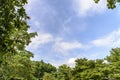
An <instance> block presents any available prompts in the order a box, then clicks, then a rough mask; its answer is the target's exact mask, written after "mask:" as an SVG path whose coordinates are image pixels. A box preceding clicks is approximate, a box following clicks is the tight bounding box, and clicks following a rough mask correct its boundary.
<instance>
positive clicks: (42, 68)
mask: <svg viewBox="0 0 120 80" xmlns="http://www.w3.org/2000/svg"><path fill="white" fill-rule="evenodd" d="M33 65H34V66H35V73H34V76H35V77H36V78H38V79H40V80H43V76H44V74H45V73H53V72H56V67H54V66H52V65H51V64H49V63H45V62H43V61H42V60H41V61H33Z"/></svg>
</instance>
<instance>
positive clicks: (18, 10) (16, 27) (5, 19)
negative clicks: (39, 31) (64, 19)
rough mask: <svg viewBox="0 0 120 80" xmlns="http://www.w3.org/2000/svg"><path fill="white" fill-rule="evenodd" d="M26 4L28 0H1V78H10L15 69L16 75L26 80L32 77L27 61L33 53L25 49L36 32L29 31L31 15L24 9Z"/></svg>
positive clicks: (4, 79)
mask: <svg viewBox="0 0 120 80" xmlns="http://www.w3.org/2000/svg"><path fill="white" fill-rule="evenodd" d="M25 4H27V0H0V40H1V41H0V73H1V74H0V78H1V80H9V79H10V78H11V76H13V71H14V73H17V74H16V75H15V76H14V77H18V76H19V77H21V78H22V79H24V80H25V79H29V80H30V78H31V77H30V75H31V72H30V71H31V70H30V64H29V63H27V62H30V57H32V56H33V55H32V54H31V53H30V52H29V51H27V50H25V47H26V46H27V45H28V44H29V43H30V42H31V40H30V39H31V38H32V37H34V36H35V35H36V33H28V29H29V25H28V24H27V20H28V19H29V17H28V16H27V14H26V12H25V9H24V5H25ZM16 57H18V58H16ZM14 67H15V68H14ZM12 70H13V71H12ZM25 71H26V72H25ZM27 71H28V72H27ZM23 73H27V74H26V75H23ZM13 80H14V79H13ZM32 80H33V79H32Z"/></svg>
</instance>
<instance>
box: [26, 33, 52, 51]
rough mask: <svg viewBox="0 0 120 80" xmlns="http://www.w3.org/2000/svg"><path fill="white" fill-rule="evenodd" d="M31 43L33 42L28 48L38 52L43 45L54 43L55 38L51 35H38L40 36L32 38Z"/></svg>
mask: <svg viewBox="0 0 120 80" xmlns="http://www.w3.org/2000/svg"><path fill="white" fill-rule="evenodd" d="M31 41H32V42H31V43H30V44H29V46H27V49H29V50H31V49H32V50H36V49H38V48H39V47H40V46H41V45H44V44H47V43H49V42H52V41H53V36H52V35H51V34H49V33H38V36H36V37H35V38H32V39H31Z"/></svg>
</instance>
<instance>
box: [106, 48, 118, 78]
mask: <svg viewBox="0 0 120 80" xmlns="http://www.w3.org/2000/svg"><path fill="white" fill-rule="evenodd" d="M106 60H107V61H108V63H109V66H108V68H109V72H110V73H109V74H108V77H109V78H110V79H114V80H119V79H120V48H113V49H112V50H111V51H110V55H109V56H107V57H106Z"/></svg>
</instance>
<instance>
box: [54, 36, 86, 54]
mask: <svg viewBox="0 0 120 80" xmlns="http://www.w3.org/2000/svg"><path fill="white" fill-rule="evenodd" d="M85 47H86V46H84V45H82V44H81V43H80V42H78V41H72V42H65V41H62V39H61V38H59V39H57V40H56V42H55V45H54V46H53V48H54V50H55V51H56V52H60V53H62V54H64V55H66V54H68V52H69V51H71V50H75V49H83V48H85Z"/></svg>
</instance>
